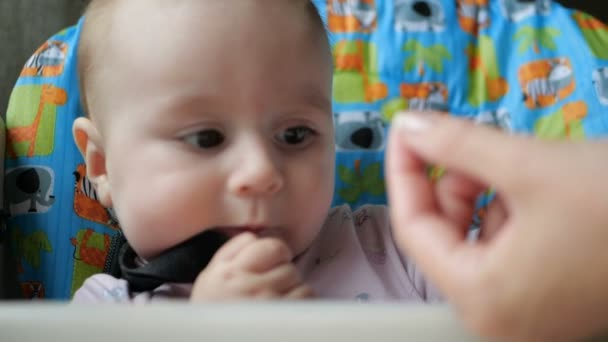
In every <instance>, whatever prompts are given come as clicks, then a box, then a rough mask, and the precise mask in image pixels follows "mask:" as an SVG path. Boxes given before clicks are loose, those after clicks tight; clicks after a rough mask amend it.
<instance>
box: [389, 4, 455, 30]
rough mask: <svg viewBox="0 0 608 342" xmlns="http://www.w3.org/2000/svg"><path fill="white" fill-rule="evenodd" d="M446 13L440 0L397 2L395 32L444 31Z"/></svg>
mask: <svg viewBox="0 0 608 342" xmlns="http://www.w3.org/2000/svg"><path fill="white" fill-rule="evenodd" d="M444 29H445V12H444V10H443V5H442V3H441V1H440V0H395V30H397V31H443V30H444Z"/></svg>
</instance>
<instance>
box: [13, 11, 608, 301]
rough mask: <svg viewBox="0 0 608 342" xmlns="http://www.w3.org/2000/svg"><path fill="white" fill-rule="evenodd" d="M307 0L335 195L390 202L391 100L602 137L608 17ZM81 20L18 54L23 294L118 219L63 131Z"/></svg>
mask: <svg viewBox="0 0 608 342" xmlns="http://www.w3.org/2000/svg"><path fill="white" fill-rule="evenodd" d="M314 2H315V4H316V5H317V6H318V8H319V9H320V11H321V13H322V16H323V17H324V19H325V21H326V23H327V27H328V30H329V33H330V40H331V43H332V49H333V53H334V63H335V66H336V72H335V77H334V112H335V114H334V119H335V120H334V121H335V124H336V136H337V138H336V146H337V150H338V152H337V155H336V157H337V168H336V189H335V196H334V201H333V204H334V205H338V204H341V203H350V204H351V205H352V206H353V207H357V206H359V205H361V204H364V203H378V204H383V203H386V189H385V186H384V176H383V173H384V166H383V159H384V145H385V143H386V134H387V131H388V129H389V126H390V121H391V119H392V117H393V116H394V114H395V112H396V111H398V110H404V109H419V110H431V109H432V110H442V111H449V112H450V113H453V115H456V116H460V117H463V118H467V119H471V120H475V121H476V122H479V123H483V124H490V125H495V126H497V127H499V128H501V129H505V130H508V131H512V132H516V133H523V134H534V135H537V136H540V137H542V138H546V139H585V138H597V137H602V136H605V134H606V131H607V129H608V116H606V115H605V114H604V112H605V110H606V106H607V105H608V49H606V48H604V47H605V46H608V28H607V27H606V26H605V25H603V24H601V23H599V22H598V21H596V20H594V19H593V18H591V17H589V16H587V15H585V14H583V13H580V12H576V11H572V10H569V9H565V8H563V7H561V6H560V5H558V4H555V3H552V2H550V1H547V0H536V1H532V2H528V1H525V2H524V1H515V0H513V1H507V0H491V1H489V0H458V1H453V0H449V1H448V0H416V1H414V0H394V1H389V0H328V1H321V0H315V1H314ZM80 25H81V22H80V23H79V24H78V25H76V26H74V27H72V28H69V29H67V30H64V31H63V32H60V33H59V34H57V35H55V36H53V37H52V38H50V40H49V42H48V43H47V44H45V46H43V47H42V48H41V49H40V50H39V51H38V52H37V53H36V54H35V55H34V56H33V57H32V58H31V59H30V60H28V62H27V63H26V67H25V68H24V71H23V73H22V76H21V77H20V78H19V80H18V81H17V83H16V86H15V90H14V92H13V94H12V96H11V101H10V104H9V108H8V113H7V136H8V141H7V157H6V162H5V166H6V182H5V184H6V186H5V209H7V211H8V212H9V214H10V217H9V218H8V239H9V240H8V241H9V242H10V245H11V246H12V249H13V252H14V255H15V256H16V260H17V265H16V266H17V269H18V271H19V274H18V277H19V282H20V286H21V290H22V294H23V296H24V297H25V298H54V299H67V298H69V297H70V296H71V294H72V293H73V291H74V290H75V289H76V288H77V287H79V286H80V284H81V283H82V281H83V280H84V278H86V277H87V276H89V275H91V274H93V273H96V272H99V271H101V268H102V266H103V262H104V260H105V256H106V254H107V249H108V246H109V239H110V237H111V236H112V235H113V234H114V233H115V232H116V229H117V227H116V225H115V223H114V222H113V221H112V215H111V213H109V212H108V211H107V210H105V209H104V208H102V207H101V206H100V205H99V204H98V203H97V202H96V201H95V200H94V197H95V195H94V193H92V190H91V188H90V187H89V184H88V183H87V182H86V179H84V178H83V177H82V176H81V175H84V169H83V165H82V158H81V157H80V155H79V153H78V151H77V150H76V148H75V146H74V144H73V142H72V134H71V126H72V122H73V121H74V119H75V118H76V117H77V116H79V115H82V109H81V106H80V101H79V92H78V86H77V85H78V81H77V80H78V79H77V71H76V64H77V61H76V55H75V51H76V47H77V44H78V39H79V34H80ZM41 103H42V104H43V105H40V104H41ZM38 114H39V115H38ZM36 117H38V118H40V120H39V121H37V120H36ZM28 127H29V129H28ZM13 151H14V154H13ZM471 162H475V161H474V160H472V161H471ZM514 167H517V166H516V165H514ZM440 174H441V168H438V167H437V168H429V175H430V176H431V177H438V176H439V175H440ZM489 199H490V195H488V196H484V197H483V198H481V199H480V210H479V212H478V214H477V215H476V217H475V220H474V225H475V224H479V221H480V219H481V218H482V216H483V212H484V205H485V204H486V203H487V201H489ZM30 210H35V211H30Z"/></svg>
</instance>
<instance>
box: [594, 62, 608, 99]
mask: <svg viewBox="0 0 608 342" xmlns="http://www.w3.org/2000/svg"><path fill="white" fill-rule="evenodd" d="M591 79H592V80H593V87H594V88H595V94H596V95H597V99H598V100H599V101H600V103H601V104H602V105H604V106H608V67H601V68H597V69H595V70H594V71H593V74H592V75H591Z"/></svg>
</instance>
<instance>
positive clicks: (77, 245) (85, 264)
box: [70, 228, 112, 294]
mask: <svg viewBox="0 0 608 342" xmlns="http://www.w3.org/2000/svg"><path fill="white" fill-rule="evenodd" d="M111 241H112V238H111V237H110V235H108V234H102V233H98V232H96V231H94V230H93V229H91V228H87V229H82V230H79V231H78V233H77V234H76V237H75V238H71V239H70V242H71V243H72V246H74V275H73V277H72V294H73V293H74V292H75V291H76V290H77V289H79V288H80V287H81V286H82V283H83V282H84V281H85V280H86V279H87V278H88V277H90V276H92V275H94V274H96V273H100V272H102V271H103V269H104V266H105V262H106V259H107V257H108V251H109V250H110V243H111Z"/></svg>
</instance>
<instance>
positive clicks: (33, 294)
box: [19, 281, 45, 299]
mask: <svg viewBox="0 0 608 342" xmlns="http://www.w3.org/2000/svg"><path fill="white" fill-rule="evenodd" d="M19 285H20V286H21V294H22V295H23V298H25V299H44V297H45V295H44V285H43V284H42V283H41V282H39V281H27V282H23V283H21V284H19Z"/></svg>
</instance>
